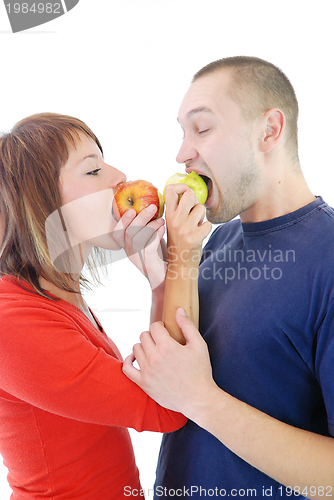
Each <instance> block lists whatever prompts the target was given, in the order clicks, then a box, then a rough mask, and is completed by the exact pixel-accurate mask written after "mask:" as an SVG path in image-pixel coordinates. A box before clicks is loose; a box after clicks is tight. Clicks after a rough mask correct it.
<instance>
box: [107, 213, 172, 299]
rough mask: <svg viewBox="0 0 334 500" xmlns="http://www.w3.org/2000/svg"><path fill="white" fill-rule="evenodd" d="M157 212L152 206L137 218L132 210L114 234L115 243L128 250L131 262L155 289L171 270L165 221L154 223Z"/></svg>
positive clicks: (124, 216) (121, 221) (159, 220)
mask: <svg viewBox="0 0 334 500" xmlns="http://www.w3.org/2000/svg"><path fill="white" fill-rule="evenodd" d="M156 210H157V207H156V206H155V205H150V206H149V207H147V208H145V209H144V210H142V211H141V212H140V213H139V214H138V215H137V216H136V212H135V210H133V209H130V210H128V211H127V212H126V213H125V214H124V215H123V217H122V218H121V219H120V221H119V222H118V224H117V225H116V227H115V229H114V233H113V238H114V240H115V241H116V242H117V243H118V244H119V245H120V246H121V247H122V248H124V250H125V252H126V254H127V256H128V258H129V260H130V261H131V262H132V263H133V264H134V265H135V266H136V267H137V268H138V269H139V271H140V272H141V273H142V274H143V275H144V276H145V277H146V278H147V279H148V280H149V282H150V285H151V288H152V290H154V289H155V288H157V287H158V286H160V285H161V284H162V283H163V282H164V280H165V275H166V268H167V265H166V262H165V260H166V259H167V251H166V243H165V240H164V239H163V235H164V233H165V226H164V224H165V221H164V220H163V219H155V220H153V221H151V219H152V217H153V215H154V214H155V212H156Z"/></svg>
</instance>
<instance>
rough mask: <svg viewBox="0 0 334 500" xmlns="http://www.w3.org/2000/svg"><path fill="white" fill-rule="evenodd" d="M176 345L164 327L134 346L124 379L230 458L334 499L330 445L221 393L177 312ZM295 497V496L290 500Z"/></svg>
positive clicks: (193, 332) (198, 341)
mask: <svg viewBox="0 0 334 500" xmlns="http://www.w3.org/2000/svg"><path fill="white" fill-rule="evenodd" d="M176 321H177V323H178V325H179V328H180V329H181V331H182V332H183V335H184V337H185V339H186V345H180V344H178V343H177V342H175V341H173V339H171V338H170V336H169V334H168V332H167V331H166V329H165V328H164V327H163V324H162V323H155V324H153V325H152V326H151V331H150V332H144V333H143V334H142V336H141V344H137V345H136V346H134V355H135V357H136V359H137V361H138V364H139V366H140V371H138V370H135V368H134V367H133V366H132V364H131V357H129V358H127V359H126V360H125V362H124V366H123V371H124V373H125V374H126V375H127V376H128V377H129V378H130V379H131V380H133V381H134V382H135V383H136V384H138V385H139V386H140V387H141V388H142V389H143V390H144V391H145V392H147V393H148V394H149V395H150V396H151V397H152V398H153V399H155V400H156V401H157V402H158V403H159V404H161V405H162V406H165V407H166V408H169V409H173V410H175V411H178V412H181V413H183V414H184V415H186V416H187V417H188V418H189V419H191V420H193V421H194V422H195V423H197V424H198V425H199V426H201V427H203V428H204V429H206V430H207V431H208V432H210V433H211V434H213V435H214V436H215V437H216V438H217V439H219V440H220V441H221V442H222V443H223V444H224V445H225V446H227V447H228V448H229V449H230V450H231V451H232V452H234V453H235V454H237V455H238V456H239V457H241V458H242V459H243V460H245V461H246V462H248V463H250V464H251V465H252V466H253V467H256V468H257V469H259V470H261V471H262V472H263V473H265V474H267V475H268V476H270V477H272V478H273V479H275V480H276V481H278V482H279V483H281V484H283V485H285V486H287V487H291V488H293V489H294V490H295V491H296V492H298V493H300V494H301V495H303V496H307V497H309V498H317V499H318V498H323V497H329V496H330V497H333V496H334V439H333V438H331V437H325V436H321V435H318V434H315V433H311V432H308V431H304V430H302V429H298V428H295V427H292V426H290V425H288V424H285V423H283V422H280V421H279V420H276V419H274V418H272V417H270V416H268V415H266V414H265V413H263V412H261V411H259V410H257V409H256V408H253V407H251V406H249V405H247V404H245V403H243V402H242V401H239V400H237V399H235V398H234V397H232V396H230V395H229V394H227V393H226V392H224V391H223V390H222V389H220V388H219V387H218V386H217V385H216V383H215V382H214V380H213V378H212V370H211V365H210V358H209V353H208V349H207V346H206V343H205V341H204V339H203V338H202V337H201V335H200V334H199V332H198V330H197V328H196V327H195V326H194V325H193V324H192V322H191V321H190V319H189V318H188V317H187V316H186V315H184V311H183V314H182V311H181V310H180V309H179V310H178V311H177V314H176ZM292 496H293V495H292Z"/></svg>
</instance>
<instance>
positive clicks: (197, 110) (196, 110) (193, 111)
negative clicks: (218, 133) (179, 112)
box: [177, 107, 212, 121]
mask: <svg viewBox="0 0 334 500" xmlns="http://www.w3.org/2000/svg"><path fill="white" fill-rule="evenodd" d="M196 113H212V110H211V109H210V108H206V107H200V108H194V109H191V110H190V111H189V112H188V113H187V117H188V118H191V117H192V116H193V115H195V114H196ZM177 121H180V120H179V119H178V118H177Z"/></svg>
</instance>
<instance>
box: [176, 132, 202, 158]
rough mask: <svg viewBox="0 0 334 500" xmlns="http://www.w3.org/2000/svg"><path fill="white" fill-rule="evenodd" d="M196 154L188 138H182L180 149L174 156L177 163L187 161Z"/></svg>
mask: <svg viewBox="0 0 334 500" xmlns="http://www.w3.org/2000/svg"><path fill="white" fill-rule="evenodd" d="M197 155H198V153H197V151H196V148H195V147H194V145H193V144H192V143H191V141H190V140H189V139H186V138H184V139H183V142H182V145H181V147H180V150H179V152H178V154H177V156H176V161H177V162H178V163H188V162H190V161H191V160H193V159H194V158H196V157H197Z"/></svg>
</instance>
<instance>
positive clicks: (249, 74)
mask: <svg viewBox="0 0 334 500" xmlns="http://www.w3.org/2000/svg"><path fill="white" fill-rule="evenodd" d="M297 117H298V105H297V100H296V97H295V93H294V90H293V88H292V86H291V84H290V82H289V80H288V79H287V78H286V76H285V75H284V74H283V73H282V72H281V71H280V70H279V69H278V68H276V67H275V66H274V65H272V64H270V63H267V62H266V61H262V60H260V59H257V58H251V57H236V58H228V59H222V60H220V61H216V62H214V63H211V64H209V65H208V66H206V67H204V68H203V69H202V70H201V71H199V72H198V73H197V74H196V75H195V77H194V79H193V82H192V84H191V86H190V88H189V90H188V92H187V93H186V95H185V97H184V100H183V102H182V104H181V108H180V112H179V117H178V119H179V122H180V124H181V126H182V128H183V130H184V140H183V144H182V146H181V149H180V152H179V154H178V157H177V160H178V161H179V162H180V163H185V166H186V171H187V172H189V171H192V170H195V171H196V172H198V173H199V174H201V175H203V176H206V177H207V178H208V179H209V180H208V187H209V198H208V200H207V202H206V213H207V218H208V220H209V221H211V222H213V223H224V222H227V221H230V222H227V223H226V224H222V225H220V226H218V228H217V229H216V230H215V231H214V233H213V234H212V236H211V238H210V240H209V242H208V244H207V245H206V247H205V249H204V252H203V256H202V262H201V265H200V268H199V303H200V308H199V317H200V321H199V330H200V332H201V334H202V336H203V338H204V340H205V341H206V343H207V346H208V351H209V354H210V360H211V364H212V375H211V369H210V365H209V357H208V353H207V350H206V345H205V343H204V342H203V340H202V338H201V337H200V336H199V334H198V332H197V329H196V328H195V327H194V326H193V324H192V323H191V322H190V320H189V319H188V318H187V317H186V316H184V313H183V312H182V310H178V312H177V314H176V320H177V322H178V325H179V327H180V328H181V330H182V332H183V334H184V336H185V339H186V341H187V344H186V345H185V346H181V345H179V344H178V343H177V342H175V341H174V340H173V339H171V338H170V337H169V335H168V332H167V331H166V330H165V329H164V327H163V325H162V324H161V323H156V324H153V325H152V327H151V331H150V333H149V332H144V334H143V335H142V338H141V345H137V346H135V348H134V353H135V356H136V358H137V360H138V363H139V365H140V368H141V371H140V372H138V371H136V370H135V369H134V368H133V367H132V366H131V363H130V361H131V359H130V358H129V359H127V360H126V362H125V364H124V371H125V373H126V374H127V375H128V376H129V377H130V378H132V380H134V381H135V382H136V383H138V384H139V385H140V386H141V387H142V388H143V389H144V390H145V391H147V392H148V393H149V394H150V396H151V397H153V398H154V399H156V400H157V401H158V402H159V403H160V404H162V405H165V406H167V407H169V408H172V409H174V410H177V411H181V412H183V413H184V414H185V415H186V416H187V417H188V418H189V421H188V423H187V424H186V425H185V427H183V428H182V429H180V430H179V431H177V432H174V433H172V434H168V435H165V436H164V438H163V442H162V447H161V451H160V457H159V463H158V468H157V479H156V485H155V488H156V497H166V498H169V497H172V496H178V497H179V498H188V497H190V496H191V497H193V498H200V497H203V496H211V497H221V496H226V497H227V496H230V497H231V496H232V497H235V498H244V497H246V496H247V497H248V496H252V497H253V498H264V497H275V498H288V497H291V496H293V497H295V496H298V494H301V495H302V496H305V497H309V498H322V497H326V496H333V495H334V440H333V437H332V436H333V435H334V211H333V210H332V209H331V208H330V207H328V205H327V204H326V203H325V202H324V201H323V200H322V199H321V198H320V197H315V196H314V195H313V194H312V192H311V191H310V189H309V188H308V186H307V184H306V181H305V179H304V177H303V175H302V172H301V169H300V165H299V160H298V149H297ZM238 214H239V215H240V219H236V220H232V219H233V218H235V216H237V215H238ZM175 281H176V283H177V285H178V286H180V287H182V286H184V285H183V284H182V278H179V279H177V280H175ZM179 305H180V306H183V304H182V303H180V304H179ZM182 314H183V315H182Z"/></svg>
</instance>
